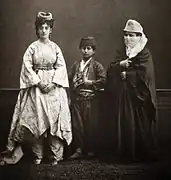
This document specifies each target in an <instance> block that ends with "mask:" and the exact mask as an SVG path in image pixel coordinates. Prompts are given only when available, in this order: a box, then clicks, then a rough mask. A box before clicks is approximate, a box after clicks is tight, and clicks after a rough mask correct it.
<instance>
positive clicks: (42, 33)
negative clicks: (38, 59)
mask: <svg viewBox="0 0 171 180" xmlns="http://www.w3.org/2000/svg"><path fill="white" fill-rule="evenodd" d="M51 32H52V29H51V27H50V25H48V24H47V23H44V24H42V25H41V26H40V27H39V28H38V34H39V38H40V39H42V40H45V39H49V35H50V33H51Z"/></svg>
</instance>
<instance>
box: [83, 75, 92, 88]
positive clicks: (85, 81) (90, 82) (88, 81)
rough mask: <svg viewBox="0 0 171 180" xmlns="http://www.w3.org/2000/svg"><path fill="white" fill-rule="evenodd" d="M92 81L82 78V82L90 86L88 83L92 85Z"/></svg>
mask: <svg viewBox="0 0 171 180" xmlns="http://www.w3.org/2000/svg"><path fill="white" fill-rule="evenodd" d="M92 83H93V82H92V81H91V80H88V79H87V78H86V77H85V78H84V84H85V85H86V86H90V85H92Z"/></svg>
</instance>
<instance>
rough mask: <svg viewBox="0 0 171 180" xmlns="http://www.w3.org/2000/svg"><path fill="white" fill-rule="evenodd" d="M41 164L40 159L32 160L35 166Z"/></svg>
mask: <svg viewBox="0 0 171 180" xmlns="http://www.w3.org/2000/svg"><path fill="white" fill-rule="evenodd" d="M41 162H42V159H34V160H33V163H34V164H36V165H39V164H41Z"/></svg>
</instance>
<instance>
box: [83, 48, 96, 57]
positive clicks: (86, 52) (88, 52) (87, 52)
mask: <svg viewBox="0 0 171 180" xmlns="http://www.w3.org/2000/svg"><path fill="white" fill-rule="evenodd" d="M94 53H95V51H94V50H93V48H92V47H91V46H85V47H82V48H81V54H82V57H83V59H89V58H90V57H92V56H93V54H94Z"/></svg>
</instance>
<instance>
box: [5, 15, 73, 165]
mask: <svg viewBox="0 0 171 180" xmlns="http://www.w3.org/2000/svg"><path fill="white" fill-rule="evenodd" d="M53 23H54V19H53V17H52V14H51V13H45V12H39V13H38V14H37V17H36V21H35V28H36V34H37V37H38V40H36V41H34V42H33V43H31V44H30V45H29V47H28V48H27V50H26V52H25V54H24V57H23V63H22V68H21V74H20V93H19V96H18V100H17V103H16V106H15V110H14V114H13V119H12V124H11V129H10V133H9V137H8V144H7V152H8V156H9V154H10V156H11V157H14V155H13V154H16V156H17V157H19V158H21V156H22V151H21V148H20V145H21V144H22V143H23V142H27V141H29V140H28V134H30V135H31V136H29V137H33V139H34V140H33V141H31V142H32V152H33V155H34V163H35V164H40V163H41V162H42V159H43V154H44V152H43V139H44V138H45V137H46V138H47V139H48V147H49V150H50V154H49V160H50V161H51V164H52V165H56V164H57V163H58V161H60V160H62V159H63V150H64V143H65V142H66V143H67V144H70V143H71V140H72V133H71V117H70V111H69V106H68V99H67V94H66V90H65V88H68V87H69V83H68V75H67V69H66V64H65V60H64V57H63V55H62V52H61V49H60V48H59V46H58V45H57V44H56V43H54V42H53V41H51V40H50V39H49V38H50V34H51V33H52V27H53ZM17 149H18V150H17ZM9 152H10V153H9ZM17 153H19V154H20V155H18V154H17ZM9 158H10V157H9ZM9 158H5V157H4V161H6V163H8V162H9V163H10V162H11V163H16V162H17V161H18V160H19V159H18V160H17V159H16V160H14V162H13V161H10V159H9Z"/></svg>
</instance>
